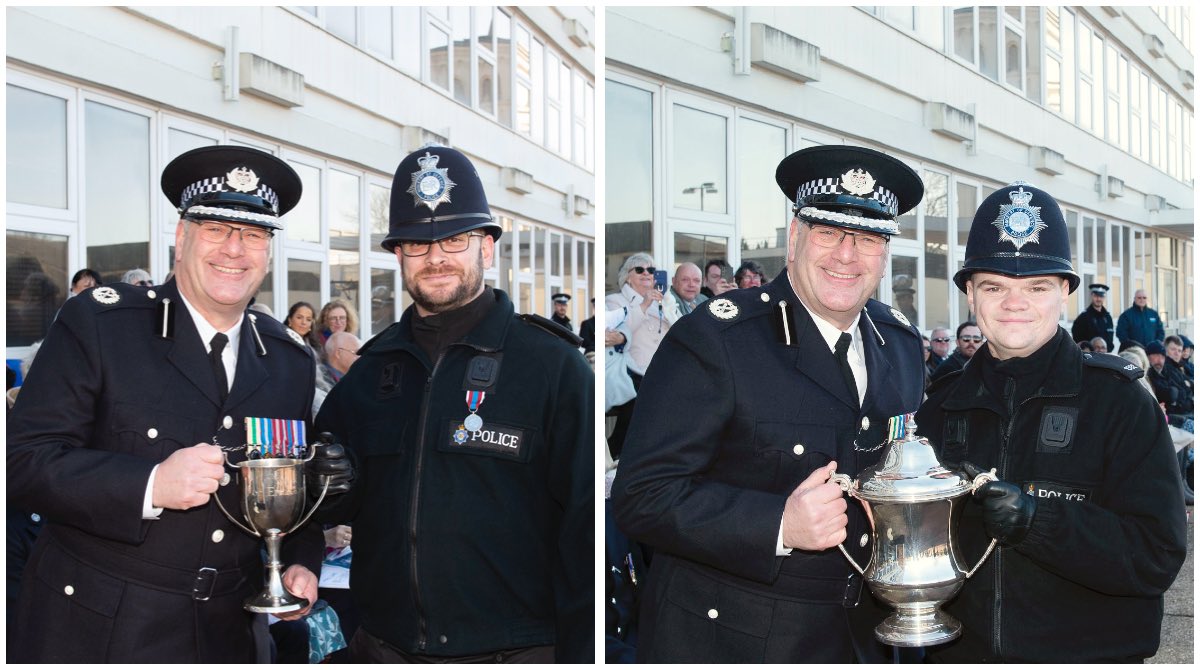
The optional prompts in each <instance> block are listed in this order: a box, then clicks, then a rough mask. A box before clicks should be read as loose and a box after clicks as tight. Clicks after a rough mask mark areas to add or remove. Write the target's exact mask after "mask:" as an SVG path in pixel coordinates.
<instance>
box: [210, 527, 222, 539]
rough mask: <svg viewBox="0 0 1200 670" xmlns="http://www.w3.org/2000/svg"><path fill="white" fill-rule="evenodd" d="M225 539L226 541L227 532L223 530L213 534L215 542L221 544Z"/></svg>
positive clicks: (215, 531)
mask: <svg viewBox="0 0 1200 670" xmlns="http://www.w3.org/2000/svg"><path fill="white" fill-rule="evenodd" d="M224 539H225V531H223V530H221V529H220V528H218V529H217V530H214V531H213V534H212V541H213V542H220V541H221V540H224Z"/></svg>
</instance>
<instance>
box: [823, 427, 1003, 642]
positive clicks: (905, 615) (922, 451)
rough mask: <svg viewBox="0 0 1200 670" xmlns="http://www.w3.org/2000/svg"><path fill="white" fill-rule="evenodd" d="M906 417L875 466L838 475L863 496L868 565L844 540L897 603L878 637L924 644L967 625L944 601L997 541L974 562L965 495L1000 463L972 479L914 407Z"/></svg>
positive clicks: (869, 579) (874, 585)
mask: <svg viewBox="0 0 1200 670" xmlns="http://www.w3.org/2000/svg"><path fill="white" fill-rule="evenodd" d="M905 419H906V425H905V435H904V437H902V438H899V439H896V440H891V441H889V442H888V443H887V445H886V446H885V447H884V452H883V455H882V456H881V457H880V459H879V463H878V464H877V465H876V466H875V467H873V468H867V469H866V470H863V471H862V472H861V473H860V474H859V476H858V478H857V479H855V480H854V481H851V480H850V477H849V476H847V475H844V474H835V475H833V476H832V478H831V480H832V481H833V482H835V483H837V484H839V485H840V486H841V487H842V490H843V491H846V492H848V493H849V494H850V496H851V497H853V498H857V499H858V500H859V501H861V502H862V504H863V507H864V508H866V511H867V518H868V519H869V520H870V522H871V531H872V536H873V544H872V552H871V560H870V561H869V562H868V563H867V567H866V569H865V570H864V569H863V568H861V567H859V565H858V563H856V562H855V561H854V559H853V558H851V557H850V554H849V553H848V552H847V551H846V548H845V547H843V546H841V545H838V548H839V549H841V550H842V553H843V554H844V555H845V556H846V559H847V560H849V561H850V564H851V565H853V566H854V569H855V570H858V572H859V573H860V574H862V575H863V580H864V581H865V582H866V583H867V586H868V587H870V589H871V592H872V593H874V594H875V596H876V597H877V598H879V599H880V600H882V601H884V602H885V603H887V604H888V605H890V606H892V607H894V608H895V609H896V612H894V613H893V614H892V615H891V616H889V617H888V618H887V619H885V620H884V621H883V623H881V624H879V625H878V626H877V627H876V628H875V637H876V638H878V639H879V640H880V641H881V642H883V643H885V644H890V645H894V646H897V647H924V646H929V645H934V644H940V643H942V642H949V641H950V640H953V639H955V638H956V637H958V636H959V635H960V634H961V633H962V623H960V622H959V621H958V620H957V619H955V618H954V617H952V616H950V615H949V614H946V613H945V612H943V611H941V609H940V608H941V606H942V605H943V604H944V603H945V602H946V601H948V600H950V599H951V598H953V597H954V596H955V595H957V594H958V592H959V590H960V589H961V588H962V585H963V582H965V581H966V580H967V579H968V578H969V577H971V576H972V575H974V574H975V571H976V570H978V569H979V566H981V565H983V562H984V561H986V560H987V558H988V556H990V555H991V553H992V550H993V549H994V548H995V546H996V542H995V540H993V541H992V543H991V545H990V546H988V549H987V551H985V552H984V554H983V557H982V558H980V559H979V562H978V563H976V564H975V567H973V568H971V569H970V570H967V569H966V568H965V565H966V563H965V561H964V560H963V557H962V554H961V552H960V550H959V547H958V544H957V543H956V542H955V540H954V537H955V535H956V533H957V531H958V522H959V514H960V510H961V507H962V504H963V501H964V500H966V496H967V495H968V494H970V493H974V491H975V490H976V489H977V488H979V487H980V486H983V485H984V484H985V483H987V482H988V481H995V480H996V476H995V470H993V471H992V472H990V473H982V474H980V475H979V476H977V477H975V478H974V479H973V480H972V479H970V478H969V477H968V476H967V475H966V474H965V473H962V472H960V471H958V470H951V469H948V468H946V467H945V466H943V465H942V464H941V463H940V462H938V460H937V456H936V455H935V454H934V451H933V447H932V446H930V444H929V441H928V440H926V439H925V438H923V437H918V436H917V435H916V430H917V426H916V423H915V422H914V421H913V418H912V415H911V414H909V415H907V416H906V417H905Z"/></svg>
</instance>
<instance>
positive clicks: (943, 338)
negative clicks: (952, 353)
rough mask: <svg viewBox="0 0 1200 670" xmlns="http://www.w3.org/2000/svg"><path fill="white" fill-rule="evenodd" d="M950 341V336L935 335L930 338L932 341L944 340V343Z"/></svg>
mask: <svg viewBox="0 0 1200 670" xmlns="http://www.w3.org/2000/svg"><path fill="white" fill-rule="evenodd" d="M949 341H950V338H948V337H935V338H933V339H932V340H930V342H943V343H944V342H949Z"/></svg>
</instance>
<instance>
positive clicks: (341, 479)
mask: <svg viewBox="0 0 1200 670" xmlns="http://www.w3.org/2000/svg"><path fill="white" fill-rule="evenodd" d="M310 446H311V447H312V448H313V449H315V450H316V455H315V456H313V458H312V460H310V461H309V462H308V463H306V464H305V465H304V478H305V480H306V484H305V488H307V490H308V493H309V495H311V496H312V497H314V498H315V497H317V496H319V495H321V490H322V489H323V488H324V483H323V482H322V481H321V480H322V478H323V476H324V475H327V476H329V478H330V479H329V492H328V493H327V494H326V495H336V494H340V493H345V492H347V491H349V490H350V487H351V486H352V485H353V484H354V463H353V462H352V461H351V459H350V455H349V454H348V453H347V452H346V449H345V447H343V446H342V445H341V444H338V441H337V438H336V437H334V436H333V435H331V434H330V433H321V434H320V435H318V436H317V441H316V442H314V443H313V444H312V445H310Z"/></svg>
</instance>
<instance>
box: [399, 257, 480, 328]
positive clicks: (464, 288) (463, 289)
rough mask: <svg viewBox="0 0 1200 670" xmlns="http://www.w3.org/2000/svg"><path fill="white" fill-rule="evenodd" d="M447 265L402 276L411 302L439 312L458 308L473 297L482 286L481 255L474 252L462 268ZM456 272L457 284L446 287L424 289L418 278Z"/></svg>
mask: <svg viewBox="0 0 1200 670" xmlns="http://www.w3.org/2000/svg"><path fill="white" fill-rule="evenodd" d="M455 270H456V268H452V267H449V266H442V267H435V268H427V269H424V270H422V271H420V272H417V273H415V274H414V275H413V276H412V277H407V276H406V277H405V278H404V286H405V288H406V289H407V290H408V294H409V295H410V296H412V299H413V302H414V303H416V304H417V306H418V307H420V308H421V309H423V310H424V311H426V312H429V313H430V314H441V313H443V312H449V311H451V310H455V309H458V308H459V307H462V306H464V305H466V304H467V303H469V302H471V301H472V300H474V299H475V297H476V296H478V295H479V291H480V289H482V288H483V257H482V255H479V254H476V256H475V260H474V262H472V263H469V264H467V265H466V266H465V267H464V268H463V269H462V270H460V271H457V272H455ZM447 273H451V274H457V275H458V278H459V281H458V286H457V287H454V288H448V289H438V290H433V291H426V290H424V289H422V288H421V284H420V280H421V278H422V277H424V276H427V275H438V274H447Z"/></svg>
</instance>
